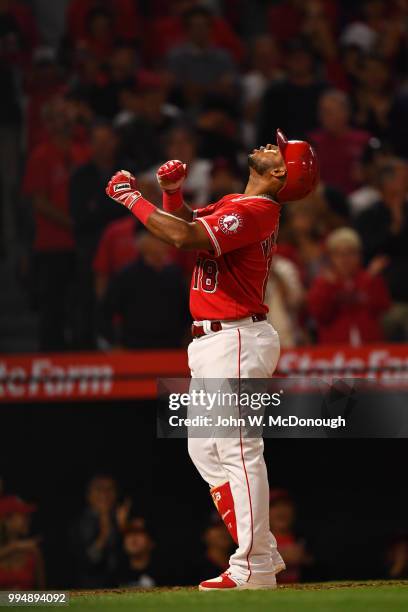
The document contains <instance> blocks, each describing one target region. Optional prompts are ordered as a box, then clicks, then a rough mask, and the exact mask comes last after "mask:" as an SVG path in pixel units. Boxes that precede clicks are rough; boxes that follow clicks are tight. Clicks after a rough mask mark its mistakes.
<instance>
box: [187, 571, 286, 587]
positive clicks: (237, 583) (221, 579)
mask: <svg viewBox="0 0 408 612" xmlns="http://www.w3.org/2000/svg"><path fill="white" fill-rule="evenodd" d="M249 589H252V590H256V589H259V590H265V589H276V579H275V580H273V581H272V582H271V583H269V584H255V583H253V582H246V581H245V580H243V579H242V578H233V577H232V576H231V574H230V572H224V573H223V574H221V576H217V578H211V579H210V580H204V582H202V583H201V584H200V585H199V587H198V590H199V591H228V590H229V591H233V590H235V591H243V590H249Z"/></svg>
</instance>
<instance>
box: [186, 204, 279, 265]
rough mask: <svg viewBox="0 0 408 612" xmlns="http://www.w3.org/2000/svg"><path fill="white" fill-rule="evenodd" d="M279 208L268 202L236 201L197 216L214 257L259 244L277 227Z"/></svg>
mask: <svg viewBox="0 0 408 612" xmlns="http://www.w3.org/2000/svg"><path fill="white" fill-rule="evenodd" d="M279 214H280V206H279V204H276V203H274V202H271V201H270V200H255V199H254V200H246V201H245V203H243V202H241V201H239V200H237V201H236V202H234V201H230V202H229V203H228V204H226V205H225V206H222V207H220V208H217V209H216V210H214V211H213V212H212V213H210V214H208V215H205V216H197V217H196V220H197V221H198V222H199V223H202V224H203V226H204V228H205V229H206V231H207V234H208V236H209V238H210V240H211V243H212V245H213V248H214V252H215V254H216V255H217V257H218V256H220V255H222V254H223V253H228V252H229V251H234V250H236V249H240V248H242V247H245V246H247V245H249V244H252V243H254V242H262V241H263V240H265V239H266V238H268V237H269V236H271V234H273V232H274V231H276V230H277V228H278V223H279Z"/></svg>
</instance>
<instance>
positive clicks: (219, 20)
mask: <svg viewBox="0 0 408 612" xmlns="http://www.w3.org/2000/svg"><path fill="white" fill-rule="evenodd" d="M49 4H50V3H47V2H42V1H41V0H31V1H26V2H24V1H23V0H0V26H1V27H0V76H1V83H2V96H1V99H0V133H1V139H0V143H1V144H0V183H1V192H0V208H1V227H0V230H1V231H0V249H1V253H2V255H3V256H4V257H6V258H7V257H11V256H12V255H13V257H14V256H15V257H16V260H17V262H18V265H17V266H16V269H17V270H18V276H19V279H20V282H21V283H23V285H24V287H25V289H26V291H27V294H28V295H29V298H30V304H31V307H32V308H33V309H35V310H36V311H37V312H38V320H39V330H38V343H39V348H40V349H41V350H44V351H48V350H49V351H51V350H64V349H76V350H81V349H94V348H109V347H128V348H155V347H177V346H182V345H183V344H185V342H186V339H187V337H188V325H189V322H190V321H189V314H188V308H187V293H188V282H189V276H190V273H191V270H192V266H193V263H194V256H193V255H192V254H191V253H179V252H175V250H173V249H172V248H169V247H167V246H166V245H164V244H162V243H160V242H159V241H157V240H156V239H155V238H153V237H152V236H150V235H148V234H147V233H146V232H145V231H144V230H143V228H142V227H140V225H139V224H138V222H137V221H136V220H135V219H134V218H133V217H131V216H130V215H129V214H128V213H127V211H125V210H122V209H121V208H120V207H118V206H117V205H116V204H114V203H113V202H111V201H109V200H108V199H107V197H106V196H105V192H104V186H105V184H106V182H107V179H108V178H109V177H110V176H111V174H112V173H114V172H115V171H116V170H118V169H119V168H126V169H129V170H131V171H132V172H133V173H134V174H135V175H136V176H137V177H138V181H139V185H140V190H141V191H142V193H143V195H144V196H145V197H146V198H148V199H150V200H151V201H152V202H154V203H155V204H157V205H160V203H161V193H160V190H159V189H158V185H157V182H156V178H155V171H156V169H157V167H158V166H159V165H160V164H161V163H162V162H164V161H166V160H167V159H181V160H182V161H183V162H185V163H187V164H188V168H189V174H188V179H187V181H186V184H185V191H184V195H185V199H186V200H187V201H188V202H189V203H190V204H191V206H193V207H201V206H205V205H207V204H208V203H210V202H214V201H216V200H217V199H219V198H220V197H221V196H223V195H225V194H227V193H240V192H242V190H243V189H244V186H245V181H246V176H247V154H248V151H249V150H251V149H252V148H253V147H254V146H255V145H260V144H266V143H268V142H273V139H274V134H275V129H276V128H277V127H280V128H282V129H283V130H284V131H285V132H286V133H287V135H288V136H289V137H290V138H307V139H309V140H310V141H311V142H312V143H313V144H314V146H315V148H316V151H317V154H318V156H319V159H320V164H321V182H320V184H319V186H318V188H317V191H316V192H315V193H314V194H313V195H311V196H309V197H308V198H307V199H306V200H304V201H302V202H293V203H288V204H285V206H284V207H283V209H282V216H281V227H280V233H279V241H278V249H277V253H276V256H275V257H274V260H273V265H272V269H271V274H270V278H269V280H268V285H267V291H266V300H267V303H268V305H269V306H270V309H271V312H270V319H271V322H272V323H273V324H274V326H275V327H276V328H277V329H278V331H279V332H280V337H281V343H282V345H283V346H284V347H292V346H296V345H299V344H306V343H315V342H318V343H331V344H333V343H348V344H351V345H353V346H358V345H361V344H364V343H367V342H378V341H381V340H388V341H395V342H403V341H406V340H407V339H408V285H407V283H406V280H405V274H406V270H407V269H408V204H407V193H408V171H407V158H408V89H407V85H408V82H407V80H406V75H407V74H408V71H407V68H408V2H407V1H406V0H387V1H385V0H362V1H361V2H352V1H351V0H342V1H341V0H310V1H308V2H304V1H303V0H285V1H278V0H276V1H272V0H270V1H268V0H172V1H171V2H168V1H164V0H150V1H145V0H54V2H53V3H52V7H50V6H49Z"/></svg>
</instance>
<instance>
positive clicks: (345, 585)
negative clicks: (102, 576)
mask: <svg viewBox="0 0 408 612" xmlns="http://www.w3.org/2000/svg"><path fill="white" fill-rule="evenodd" d="M370 587H371V588H378V587H406V588H408V580H373V581H361V582H311V583H303V584H282V585H279V586H278V590H279V591H283V590H285V591H293V590H295V591H328V590H330V589H356V588H370ZM179 591H183V592H189V591H190V592H192V593H193V592H196V591H197V587H193V586H192V587H177V586H176V587H155V588H153V589H138V588H133V589H132V588H126V589H99V590H97V591H70V595H71V597H90V596H93V595H131V594H133V593H176V592H179Z"/></svg>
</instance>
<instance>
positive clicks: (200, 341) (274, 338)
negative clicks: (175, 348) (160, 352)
mask: <svg viewBox="0 0 408 612" xmlns="http://www.w3.org/2000/svg"><path fill="white" fill-rule="evenodd" d="M208 323H210V322H208ZM221 323H222V324H223V327H222V329H221V330H219V331H212V330H211V328H210V327H208V326H207V327H208V332H207V333H206V334H205V335H203V336H201V337H199V338H196V339H194V340H193V341H192V342H191V343H190V345H189V347H188V358H189V366H190V369H191V373H192V376H193V377H202V378H224V377H227V378H240V377H241V378H269V377H270V376H272V374H273V372H274V370H275V368H276V365H277V362H278V359H279V353H280V345H279V336H278V333H277V331H276V330H275V329H274V328H273V327H272V325H271V324H270V323H268V322H267V321H255V322H254V321H253V320H252V318H249V317H248V318H245V319H241V320H238V321H225V322H223V321H221Z"/></svg>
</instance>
